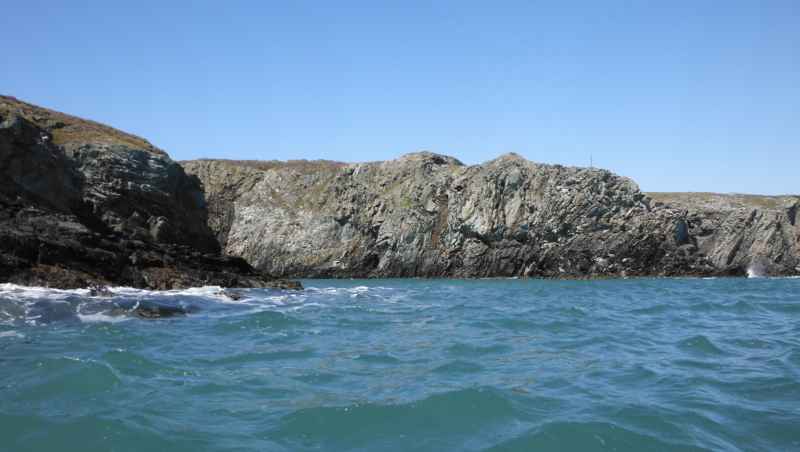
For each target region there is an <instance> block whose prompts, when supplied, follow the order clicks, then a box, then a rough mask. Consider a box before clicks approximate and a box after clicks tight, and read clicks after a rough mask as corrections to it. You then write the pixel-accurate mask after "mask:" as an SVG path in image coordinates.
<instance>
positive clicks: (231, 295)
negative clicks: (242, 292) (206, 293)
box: [217, 290, 242, 301]
mask: <svg viewBox="0 0 800 452" xmlns="http://www.w3.org/2000/svg"><path fill="white" fill-rule="evenodd" d="M217 295H222V296H223V297H226V298H230V299H231V300H234V301H236V300H241V299H242V297H240V296H239V295H236V294H235V293H231V292H228V291H227V290H223V291H222V292H220V293H218V294H217Z"/></svg>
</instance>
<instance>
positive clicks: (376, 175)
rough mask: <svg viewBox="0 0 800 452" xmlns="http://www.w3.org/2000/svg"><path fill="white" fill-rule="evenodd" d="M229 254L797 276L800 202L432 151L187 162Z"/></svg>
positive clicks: (274, 266) (303, 272) (323, 263)
mask: <svg viewBox="0 0 800 452" xmlns="http://www.w3.org/2000/svg"><path fill="white" fill-rule="evenodd" d="M183 164H184V167H185V168H186V171H187V173H189V174H195V175H197V176H198V177H199V178H200V179H201V180H202V182H203V184H204V187H205V191H206V196H207V198H208V200H209V205H213V206H215V207H214V210H215V212H214V213H212V220H211V226H212V228H213V229H214V232H215V233H217V234H218V236H220V237H223V236H224V240H222V242H223V243H224V245H225V247H226V250H227V251H228V252H230V253H234V254H238V255H241V256H243V257H244V258H246V259H247V260H248V261H249V262H250V263H252V264H253V265H254V266H256V267H258V268H261V269H263V270H265V271H267V272H269V273H271V274H273V275H278V276H282V277H294V278H296V277H311V278H318V277H337V278H346V277H495V276H530V277H548V278H551V277H552V278H575V277H624V276H713V275H744V274H745V273H746V272H747V270H748V269H752V268H755V267H758V268H759V269H760V271H762V272H763V273H764V274H774V275H796V274H800V268H797V267H798V266H799V265H800V250H799V249H798V235H799V234H800V229H798V227H797V226H796V216H797V208H798V203H800V198H797V197H785V198H783V199H782V201H781V204H780V206H775V208H773V209H766V208H764V209H759V208H746V207H743V208H738V207H734V206H729V208H719V206H716V207H713V206H712V207H709V208H708V209H703V208H700V207H698V206H694V205H689V204H687V203H681V202H672V203H667V202H661V201H655V200H653V199H652V198H650V197H649V196H647V195H645V194H644V193H642V192H640V191H639V189H638V187H637V186H636V184H635V183H634V182H633V181H631V180H629V179H627V178H623V177H619V176H616V175H614V174H612V173H610V172H608V171H605V170H600V169H591V168H565V167H561V166H558V165H556V166H551V165H544V164H539V163H534V162H530V161H527V160H525V159H523V158H521V157H519V156H517V155H514V154H506V155H503V156H501V157H499V158H497V159H494V160H492V161H489V162H486V163H483V164H481V165H475V166H469V167H468V166H464V165H462V164H461V163H460V162H458V161H457V160H455V159H453V158H451V157H446V156H441V155H436V154H431V153H427V152H423V153H416V154H408V155H405V156H403V157H401V158H399V159H396V160H392V161H388V162H372V163H358V164H351V165H344V166H338V167H337V166H336V165H333V164H331V163H330V162H305V163H304V164H300V163H299V162H295V163H293V164H291V165H287V166H285V167H281V166H280V165H273V166H272V167H270V168H258V167H255V166H254V165H253V164H243V163H240V164H237V163H236V162H229V161H225V162H220V161H209V160H206V161H192V162H183Z"/></svg>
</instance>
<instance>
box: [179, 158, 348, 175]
mask: <svg viewBox="0 0 800 452" xmlns="http://www.w3.org/2000/svg"><path fill="white" fill-rule="evenodd" d="M197 161H198V162H213V163H216V164H217V165H219V166H221V167H223V168H225V167H227V168H250V169H255V170H259V171H268V170H271V169H285V168H289V169H296V170H298V171H300V172H320V171H323V172H329V173H335V172H338V171H339V169H341V168H342V167H343V166H345V165H347V163H344V162H334V161H332V160H306V159H301V160H287V161H285V162H282V161H280V160H228V159H205V158H204V159H197ZM179 163H181V164H183V163H186V161H181V162H179Z"/></svg>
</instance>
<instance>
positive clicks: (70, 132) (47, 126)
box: [0, 96, 800, 293]
mask: <svg viewBox="0 0 800 452" xmlns="http://www.w3.org/2000/svg"><path fill="white" fill-rule="evenodd" d="M0 176H2V177H3V181H4V182H5V183H4V184H2V185H0V282H12V283H17V284H27V285H42V286H51V287H60V288H77V287H90V286H103V285H108V284H113V285H125V286H133V287H141V288H149V289H178V288H186V287H193V286H203V285H220V286H223V287H268V288H299V287H300V286H299V284H298V283H295V282H291V281H285V280H283V279H278V278H394V277H402V278H406V277H426V278H446V277H453V278H480V277H533V278H618V277H657V276H675V277H710V276H746V275H751V276H752V275H759V276H797V275H800V226H799V225H798V224H797V220H798V218H797V211H798V207H799V206H800V197H798V196H793V195H787V196H777V197H764V196H749V195H735V194H731V195H715V194H709V193H651V194H649V195H648V194H646V193H643V192H641V191H640V190H639V188H638V186H637V185H636V184H635V183H634V182H633V181H631V180H630V179H627V178H625V177H620V176H617V175H615V174H613V173H611V172H609V171H606V170H602V169H596V168H575V167H563V166H559V165H545V164H541V163H535V162H531V161H528V160H525V159H524V158H522V157H520V156H518V155H515V154H505V155H502V156H500V157H498V158H496V159H494V160H491V161H488V162H485V163H482V164H480V165H473V166H465V165H463V164H462V163H461V162H459V161H458V160H457V159H455V158H452V157H447V156H443V155H438V154H433V153H430V152H419V153H412V154H407V155H404V156H402V157H400V158H398V159H395V160H390V161H386V162H366V163H354V164H346V163H341V162H332V161H313V162H309V161H305V160H295V161H288V162H279V161H234V160H209V159H201V160H195V161H187V162H180V164H179V163H177V162H175V161H173V160H171V159H170V158H169V156H168V155H167V154H166V153H165V152H164V151H162V150H160V149H158V148H156V147H154V146H152V145H151V144H150V143H149V142H147V141H146V140H144V139H142V138H139V137H136V136H133V135H129V134H126V133H123V132H120V131H118V130H115V129H113V128H111V127H108V126H105V125H102V124H99V123H96V122H93V121H88V120H84V119H80V118H76V117H72V116H69V115H65V114H62V113H58V112H55V111H51V110H47V109H44V108H40V107H36V106H34V105H30V104H26V103H23V102H20V101H18V100H16V99H14V98H12V97H6V96H0ZM100 292H102V290H100V291H99V292H98V293H100Z"/></svg>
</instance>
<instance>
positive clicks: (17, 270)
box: [0, 96, 300, 290]
mask: <svg viewBox="0 0 800 452" xmlns="http://www.w3.org/2000/svg"><path fill="white" fill-rule="evenodd" d="M0 178H2V180H3V184H2V185H0V281H2V282H12V283H16V284H28V285H42V286H49V287H59V288H85V287H90V286H94V285H97V286H103V285H107V284H115V285H125V286H133V287H141V288H148V289H162V290H163V289H182V288H187V287H195V286H203V285H220V286H225V287H265V288H300V285H299V283H296V282H290V281H274V280H273V278H271V277H270V276H268V275H265V274H263V273H262V272H260V271H258V270H256V269H254V268H252V267H251V266H250V265H249V264H248V263H247V262H246V261H245V260H243V259H241V258H238V257H234V256H228V255H225V256H222V255H220V250H221V247H220V245H219V243H218V242H217V240H216V238H215V237H214V234H213V233H212V230H211V228H210V227H209V225H208V212H207V210H206V204H205V198H204V195H203V190H202V187H201V185H200V182H199V180H198V179H197V177H196V176H192V175H187V174H186V173H185V172H184V171H183V168H182V167H181V166H180V165H179V164H177V163H176V162H174V161H172V160H171V159H170V158H169V157H168V156H167V154H166V153H164V152H163V151H162V150H160V149H158V148H156V147H154V146H152V145H151V144H150V143H148V142H147V141H146V140H143V139H142V138H139V137H136V136H133V135H129V134H125V133H123V132H120V131H118V130H115V129H112V128H110V127H108V126H104V125H102V124H98V123H95V122H92V121H87V120H83V119H80V118H75V117H72V116H68V115H64V114H62V113H58V112H54V111H51V110H47V109H43V108H40V107H36V106H34V105H30V104H26V103H23V102H20V101H18V100H16V99H14V98H13V97H7V96H0Z"/></svg>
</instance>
